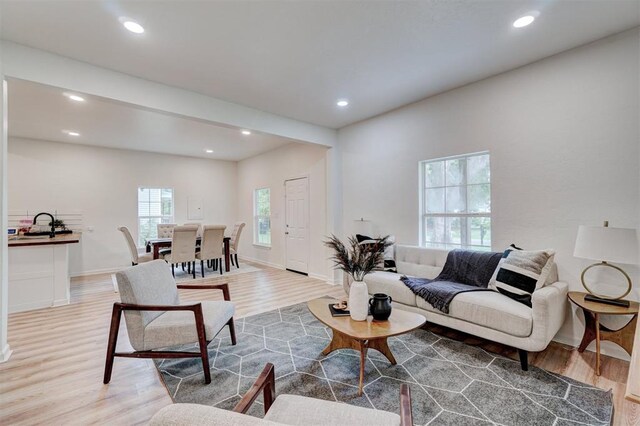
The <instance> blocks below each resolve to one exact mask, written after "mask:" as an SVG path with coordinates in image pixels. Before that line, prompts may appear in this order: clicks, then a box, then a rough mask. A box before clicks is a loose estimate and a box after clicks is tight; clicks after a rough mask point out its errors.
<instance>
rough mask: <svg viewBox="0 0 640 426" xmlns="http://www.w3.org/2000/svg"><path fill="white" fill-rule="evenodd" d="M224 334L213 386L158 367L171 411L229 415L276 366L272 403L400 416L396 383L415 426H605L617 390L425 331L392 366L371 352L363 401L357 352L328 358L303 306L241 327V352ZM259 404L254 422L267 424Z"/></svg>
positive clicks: (403, 341)
mask: <svg viewBox="0 0 640 426" xmlns="http://www.w3.org/2000/svg"><path fill="white" fill-rule="evenodd" d="M227 330H228V329H227V328H226V327H225V329H224V330H223V331H222V332H221V333H220V336H218V337H216V339H214V340H213V341H212V342H211V343H210V344H209V348H208V349H209V357H210V364H211V380H212V382H211V384H209V385H205V384H204V378H203V373H202V363H201V361H200V360H199V359H182V360H179V359H178V360H169V359H166V360H156V361H155V362H156V366H157V367H158V369H159V371H160V372H161V376H162V378H163V380H164V383H165V386H166V387H167V389H168V391H169V394H170V395H171V397H172V398H173V400H174V402H189V403H197V404H205V405H212V406H216V407H220V408H224V409H229V410H231V409H232V408H233V407H234V406H235V404H236V403H237V402H238V401H239V400H240V397H241V395H244V393H245V392H246V391H247V390H248V389H249V387H250V386H251V384H252V383H253V381H254V380H255V378H256V377H257V376H258V374H259V373H260V371H261V370H262V368H263V367H264V365H265V364H266V363H267V362H271V363H273V364H274V365H275V373H276V395H281V394H297V395H303V396H309V397H313V398H320V399H325V400H330V401H340V402H344V403H347V404H353V405H359V406H363V407H369V408H375V409H379V410H385V411H390V412H394V413H399V389H400V384H401V383H407V384H409V387H410V388H411V397H412V402H413V405H412V407H413V419H414V422H415V424H417V425H426V424H428V425H430V426H435V425H493V424H500V425H536V426H539V425H549V426H552V425H553V426H569V425H578V424H583V425H584V424H588V425H604V424H610V423H611V420H612V417H613V399H612V394H611V391H605V390H602V389H598V388H595V387H592V386H589V385H587V384H584V383H580V382H578V381H575V380H572V379H569V378H567V377H564V376H561V375H558V374H553V373H550V372H547V371H545V370H542V369H540V368H536V367H534V366H530V367H529V371H522V370H521V369H520V363H519V361H514V360H511V359H508V358H504V357H501V356H498V355H495V354H491V353H488V352H486V351H485V350H483V349H481V348H478V347H475V346H470V345H467V344H465V343H462V342H458V341H455V340H451V339H448V338H445V337H441V336H438V335H436V334H433V333H431V332H430V331H426V330H421V329H420V330H415V331H413V332H411V333H408V334H405V335H401V336H398V337H393V338H389V341H388V343H389V346H390V348H391V351H392V352H393V354H394V356H395V358H396V360H397V362H398V364H397V365H395V366H392V365H390V364H389V362H388V361H387V360H386V358H385V357H384V356H383V355H382V354H380V353H379V352H377V351H375V350H370V351H369V352H368V359H367V361H366V367H365V386H364V393H363V395H362V396H358V388H357V386H358V368H359V362H360V361H359V358H358V354H357V352H355V351H353V350H349V349H341V350H339V351H335V352H332V353H330V354H329V355H328V356H323V355H322V354H321V351H322V350H323V349H324V348H325V346H327V344H328V343H329V341H330V337H331V330H330V329H328V328H327V327H325V326H324V325H323V324H322V323H320V322H319V321H317V320H316V319H315V317H314V316H313V315H312V314H311V313H310V312H309V310H308V309H307V306H306V303H302V304H298V305H294V306H289V307H286V308H281V309H277V310H274V311H270V312H266V313H263V314H259V315H255V316H252V317H247V318H244V319H238V320H236V333H237V338H238V339H237V340H238V344H237V345H236V346H232V345H231V341H230V339H229V335H228V331H227ZM193 346H196V345H193ZM193 346H191V347H193ZM187 347H189V346H187ZM259 401H260V400H258V401H257V403H254V405H253V407H252V409H251V411H250V412H249V414H251V415H254V416H257V417H262V416H263V406H262V405H260V402H259Z"/></svg>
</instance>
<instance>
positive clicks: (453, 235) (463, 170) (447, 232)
mask: <svg viewBox="0 0 640 426" xmlns="http://www.w3.org/2000/svg"><path fill="white" fill-rule="evenodd" d="M420 176H421V177H420V181H421V182H420V186H421V188H422V200H421V201H422V202H421V207H420V210H421V211H420V213H421V220H422V226H421V234H422V235H420V241H421V242H422V244H423V245H424V246H427V247H439V248H470V249H475V250H490V249H491V167H490V159H489V153H487V152H483V153H478V154H469V155H461V156H457V157H449V158H440V159H437V160H428V161H422V162H420Z"/></svg>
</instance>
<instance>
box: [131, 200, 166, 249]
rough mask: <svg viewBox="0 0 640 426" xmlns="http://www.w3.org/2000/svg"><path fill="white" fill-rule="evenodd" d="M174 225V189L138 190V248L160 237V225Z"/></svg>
mask: <svg viewBox="0 0 640 426" xmlns="http://www.w3.org/2000/svg"><path fill="white" fill-rule="evenodd" d="M160 223H173V189H170V188H138V246H139V247H142V246H143V245H144V244H145V241H146V240H147V239H149V238H157V237H158V224H160Z"/></svg>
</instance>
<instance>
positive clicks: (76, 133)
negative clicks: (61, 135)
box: [63, 130, 80, 136]
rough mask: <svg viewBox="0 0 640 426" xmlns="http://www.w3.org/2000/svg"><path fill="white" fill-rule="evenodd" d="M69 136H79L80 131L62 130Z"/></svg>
mask: <svg viewBox="0 0 640 426" xmlns="http://www.w3.org/2000/svg"><path fill="white" fill-rule="evenodd" d="M63 131H64V132H65V133H66V134H68V135H69V136H80V133H78V132H74V131H73V130H63Z"/></svg>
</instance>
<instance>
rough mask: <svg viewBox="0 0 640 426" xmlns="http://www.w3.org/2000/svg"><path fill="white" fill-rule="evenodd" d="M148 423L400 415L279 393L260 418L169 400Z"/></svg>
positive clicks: (375, 422)
mask: <svg viewBox="0 0 640 426" xmlns="http://www.w3.org/2000/svg"><path fill="white" fill-rule="evenodd" d="M149 424H150V425H151V426H187V425H207V426H218V425H220V426H223V425H224V426H258V425H259V426H263V425H291V426H330V425H353V426H360V425H363V426H399V425H400V416H398V415H397V414H394V413H390V412H387V411H380V410H373V409H371V408H362V407H356V406H354V405H347V404H344V403H339V402H332V401H325V400H322V399H315V398H307V397H304V396H298V395H279V396H278V397H277V398H276V400H275V401H274V403H273V405H272V406H271V408H269V411H268V412H267V414H266V415H265V416H264V420H263V419H259V418H257V417H252V416H249V415H246V414H240V413H235V412H233V411H227V410H223V409H221V408H215V407H209V406H205V405H197V404H173V405H169V406H167V407H164V408H163V409H162V410H160V411H159V412H158V413H157V414H156V415H155V416H153V418H152V419H151V422H150V423H149Z"/></svg>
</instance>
